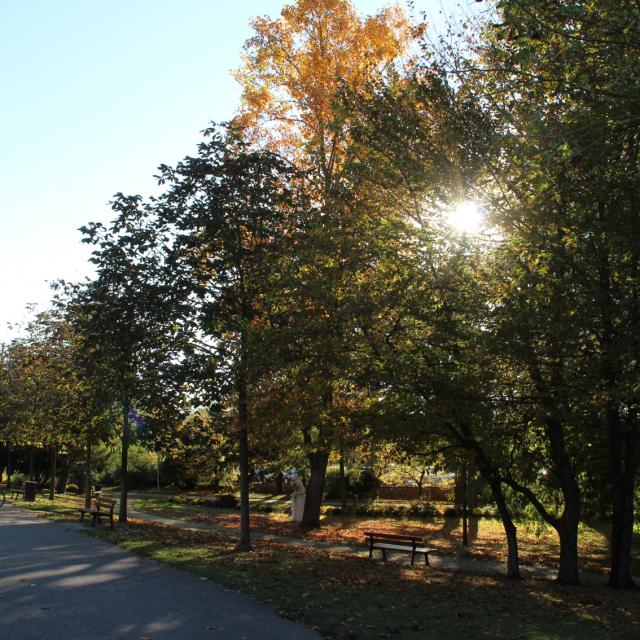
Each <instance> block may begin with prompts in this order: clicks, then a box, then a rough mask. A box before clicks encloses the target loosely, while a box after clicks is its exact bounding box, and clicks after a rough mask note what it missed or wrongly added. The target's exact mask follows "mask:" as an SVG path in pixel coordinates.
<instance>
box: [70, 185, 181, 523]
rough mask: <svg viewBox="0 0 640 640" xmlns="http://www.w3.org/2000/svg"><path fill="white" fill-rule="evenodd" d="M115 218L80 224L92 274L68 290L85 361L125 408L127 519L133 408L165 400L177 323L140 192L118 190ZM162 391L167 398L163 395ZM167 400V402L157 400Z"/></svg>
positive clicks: (123, 494)
mask: <svg viewBox="0 0 640 640" xmlns="http://www.w3.org/2000/svg"><path fill="white" fill-rule="evenodd" d="M112 208H113V210H114V212H116V213H117V217H116V218H115V220H114V221H113V222H112V223H111V225H110V226H108V227H106V226H104V225H102V224H101V223H90V224H89V225H87V226H86V227H83V228H82V232H83V233H84V239H83V242H86V243H89V244H91V245H93V246H94V247H95V248H94V250H93V253H92V258H91V261H92V262H93V264H94V265H95V267H96V277H95V279H94V280H89V281H86V282H84V283H82V284H79V285H76V286H72V287H70V288H69V290H68V292H67V294H68V302H67V306H68V307H69V311H70V317H71V318H73V321H74V326H75V329H76V331H77V332H78V334H79V336H80V339H81V349H82V350H83V353H84V365H85V367H86V369H87V370H88V371H90V372H91V374H92V376H93V377H94V378H95V379H96V380H100V381H101V386H103V387H104V386H108V387H109V388H110V389H111V393H112V400H113V402H114V403H116V404H117V407H118V410H119V412H120V424H121V434H120V438H121V445H122V446H121V486H120V505H119V519H120V521H122V522H124V521H126V520H127V495H128V452H129V446H130V444H131V438H132V429H131V418H130V416H131V412H132V410H133V409H134V407H137V408H140V407H145V406H146V407H149V409H150V410H153V407H154V406H157V403H158V402H166V401H167V399H168V397H169V396H170V395H171V394H168V393H167V390H168V389H170V388H171V387H170V386H169V384H168V383H169V382H170V379H169V378H168V377H167V375H166V372H167V371H168V370H171V364H172V363H173V362H174V360H175V358H177V356H178V348H177V346H176V345H177V334H178V332H177V330H176V327H175V323H174V322H173V320H174V316H173V315H172V314H173V312H174V306H173V305H172V300H173V299H174V292H173V289H172V287H171V285H170V283H167V281H166V280H165V279H163V278H162V277H161V276H162V274H163V271H162V269H163V264H162V260H161V256H162V252H161V246H162V242H163V238H162V237H161V236H159V235H158V234H157V233H156V231H155V228H154V226H153V224H152V223H151V222H150V220H149V210H148V208H147V207H145V206H144V205H143V203H142V199H141V198H140V197H139V196H130V197H126V196H123V195H122V194H118V195H117V196H116V198H115V200H114V201H113V203H112ZM163 396H164V398H163ZM160 398H163V400H159V399H160Z"/></svg>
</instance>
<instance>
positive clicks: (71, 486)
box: [67, 482, 80, 493]
mask: <svg viewBox="0 0 640 640" xmlns="http://www.w3.org/2000/svg"><path fill="white" fill-rule="evenodd" d="M67 493H80V487H79V486H78V485H77V484H76V483H75V482H69V483H68V484H67Z"/></svg>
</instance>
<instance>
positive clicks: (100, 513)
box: [78, 495, 116, 529]
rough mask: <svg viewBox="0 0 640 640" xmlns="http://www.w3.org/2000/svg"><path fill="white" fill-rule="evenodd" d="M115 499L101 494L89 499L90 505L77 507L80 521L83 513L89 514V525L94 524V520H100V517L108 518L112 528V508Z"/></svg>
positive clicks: (114, 504)
mask: <svg viewBox="0 0 640 640" xmlns="http://www.w3.org/2000/svg"><path fill="white" fill-rule="evenodd" d="M115 506H116V501H115V500H113V499H112V498H105V497H103V496H97V495H96V497H95V498H93V499H92V500H91V505H90V506H89V508H88V509H87V507H79V508H78V511H79V512H80V522H82V521H83V520H84V516H85V514H87V513H88V514H89V515H90V516H91V526H92V527H93V526H94V525H95V524H96V520H97V521H98V522H100V518H103V517H104V518H109V522H110V523H111V528H112V529H113V510H114V509H115Z"/></svg>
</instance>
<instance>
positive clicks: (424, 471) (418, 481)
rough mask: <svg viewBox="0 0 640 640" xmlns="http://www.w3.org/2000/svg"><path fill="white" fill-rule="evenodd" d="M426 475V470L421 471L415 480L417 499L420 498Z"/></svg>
mask: <svg viewBox="0 0 640 640" xmlns="http://www.w3.org/2000/svg"><path fill="white" fill-rule="evenodd" d="M426 475H427V470H426V469H423V470H422V471H421V472H420V477H419V478H418V480H416V484H417V485H418V499H420V498H422V489H423V486H424V477H425V476H426Z"/></svg>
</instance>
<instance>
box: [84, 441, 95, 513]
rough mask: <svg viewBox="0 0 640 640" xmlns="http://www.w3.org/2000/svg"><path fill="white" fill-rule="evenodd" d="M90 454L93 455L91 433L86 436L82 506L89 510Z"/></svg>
mask: <svg viewBox="0 0 640 640" xmlns="http://www.w3.org/2000/svg"><path fill="white" fill-rule="evenodd" d="M92 454H93V442H92V438H91V432H89V433H88V434H87V462H86V464H85V468H84V506H85V509H89V507H90V506H91V476H92V473H91V471H92V469H91V465H92V462H93V460H92Z"/></svg>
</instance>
